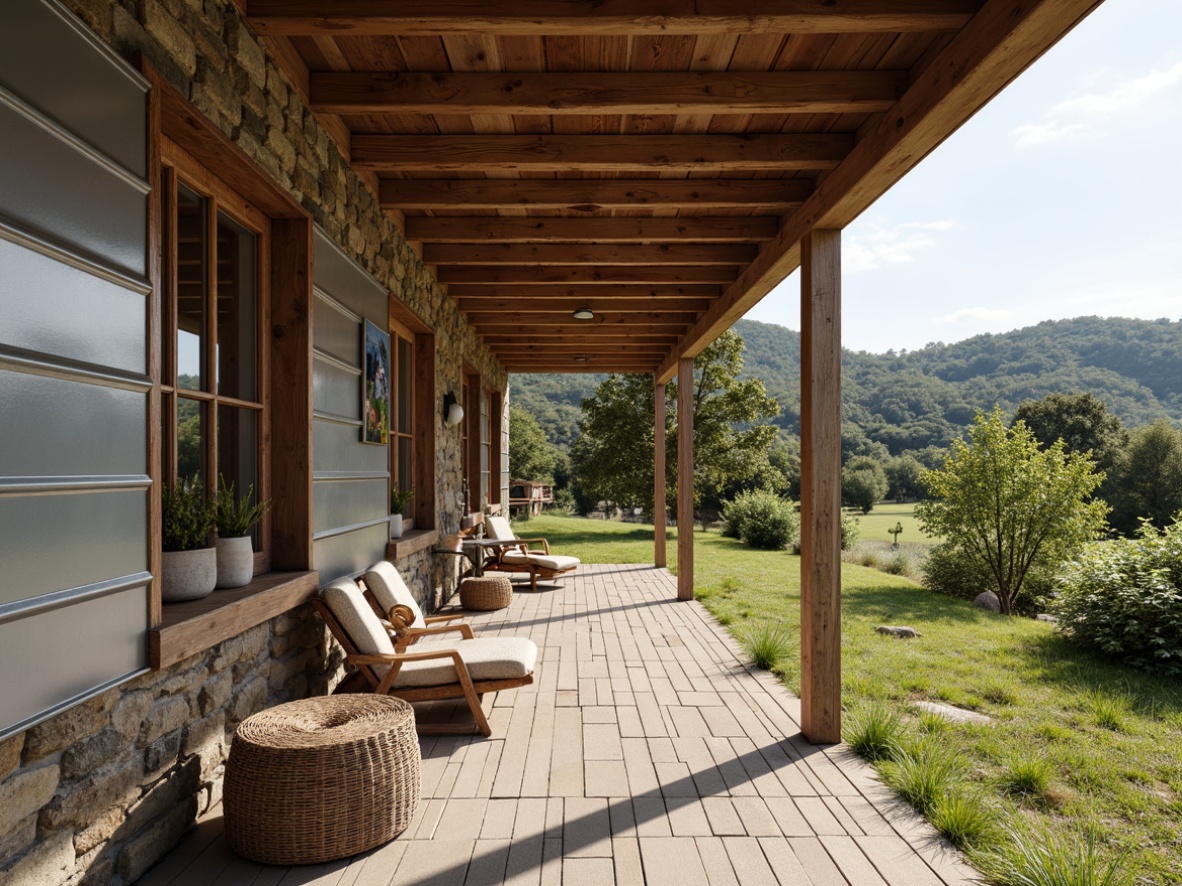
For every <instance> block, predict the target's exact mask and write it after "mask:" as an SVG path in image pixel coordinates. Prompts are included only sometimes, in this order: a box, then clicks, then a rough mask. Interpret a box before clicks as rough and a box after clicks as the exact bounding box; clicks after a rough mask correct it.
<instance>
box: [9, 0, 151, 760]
mask: <svg viewBox="0 0 1182 886" xmlns="http://www.w3.org/2000/svg"><path fill="white" fill-rule="evenodd" d="M63 60H66V61H68V63H63ZM146 93H147V83H146V81H144V80H143V78H142V77H140V75H139V74H138V73H136V72H135V71H133V70H132V69H131V68H130V67H128V66H127V64H126V63H125V62H123V61H121V60H120V59H119V58H118V57H117V56H115V55H114V53H112V52H111V51H110V50H107V49H104V48H102V47H101V46H100V44H99V43H98V42H97V41H96V40H95V39H94V38H93V37H92V36H90V35H89V34H88V33H87V31H86V29H85V28H84V27H83V26H81V25H80V24H79V23H78V22H77V21H76V19H75V18H74V17H73V15H72V14H71V13H69V12H68V11H66V10H65V9H64V8H63V7H61V6H60V5H58V4H57V3H56V2H55V0H5V2H3V3H0V133H2V135H0V563H2V564H3V570H0V673H2V674H3V675H4V687H5V688H4V691H3V692H2V693H0V738H3V737H4V736H5V735H6V734H8V733H11V732H13V731H16V730H19V729H24V728H27V727H28V726H30V725H32V724H33V723H34V722H36V721H37V720H39V719H43V718H45V717H47V716H51V715H53V714H55V713H57V712H59V711H61V710H63V709H64V708H65V707H68V706H69V705H71V704H73V703H76V702H77V701H79V700H81V699H82V698H84V697H86V696H87V695H91V694H93V693H95V692H98V691H102V690H103V689H105V688H106V687H108V686H111V685H114V684H116V683H118V682H119V681H120V680H121V679H125V678H127V677H130V676H132V675H134V674H136V673H138V672H140V671H142V670H145V669H146V668H147V629H148V617H149V607H148V593H149V590H148V587H149V584H150V582H151V578H152V577H151V575H150V574H149V573H148V571H147V570H148V543H149V541H148V539H149V533H148V495H149V494H150V493H149V488H150V480H149V477H148V451H147V440H148V425H147V421H148V415H147V412H148V410H147V400H148V392H149V390H150V388H151V380H150V378H149V377H148V342H147V337H146V336H147V325H148V324H147V311H148V301H147V299H148V294H149V293H150V292H151V287H150V285H149V284H148V281H147V279H146V272H147V248H146V247H147V209H148V202H147V200H148V185H147V183H146V173H147V169H146V166H145V164H146V158H147V102H146V98H145V96H146ZM80 649H82V650H85V654H84V655H79V654H78V650H80Z"/></svg>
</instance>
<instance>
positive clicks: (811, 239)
mask: <svg viewBox="0 0 1182 886" xmlns="http://www.w3.org/2000/svg"><path fill="white" fill-rule="evenodd" d="M801 259H802V261H801V265H802V273H801V289H800V323H801V327H800V328H801V392H800V393H801V397H800V400H801V412H800V420H801V459H800V474H801V483H800V556H801V560H800V572H801V576H800V578H801V581H800V610H801V611H800V659H801V678H800V702H801V704H800V707H801V727H802V729H803V731H804V735H805V738H807V739H808V740H809V741H811V742H813V743H814V744H831V743H836V742H839V741H841V232H840V231H828V230H827V231H812V232H811V233H809V234H807V235H806V236H805V238H804V240H803V241H802V243H801Z"/></svg>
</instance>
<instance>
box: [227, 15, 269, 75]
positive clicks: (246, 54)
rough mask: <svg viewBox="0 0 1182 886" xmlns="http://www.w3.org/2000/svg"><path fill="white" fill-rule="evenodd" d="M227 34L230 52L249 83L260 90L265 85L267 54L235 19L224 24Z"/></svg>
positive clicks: (248, 30) (247, 30) (243, 25)
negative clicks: (249, 80) (248, 79)
mask: <svg viewBox="0 0 1182 886" xmlns="http://www.w3.org/2000/svg"><path fill="white" fill-rule="evenodd" d="M226 30H227V31H228V32H229V38H230V39H229V44H230V52H231V54H232V55H233V57H234V61H236V62H237V63H238V64H239V65H241V67H242V70H244V71H245V72H246V75H247V76H248V77H250V79H251V82H252V83H254V85H255V86H258V87H259V88H260V89H262V88H263V87H265V86H266V85H267V54H266V53H265V52H264V51H263V47H262V46H261V45H260V44H259V42H258V40H256V39H255V36H254V34H252V33H251V32H250V29H249V28H247V27H246V25H245V24H244V23H243V22H241V21H239V20H238V19H237V18H231V19H230V20H229V21H228V22H227V23H226Z"/></svg>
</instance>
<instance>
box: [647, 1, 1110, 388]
mask: <svg viewBox="0 0 1182 886" xmlns="http://www.w3.org/2000/svg"><path fill="white" fill-rule="evenodd" d="M1099 4H1100V0H988V2H987V3H985V4H984V5H983V6H982V8H981V11H980V12H979V13H978V14H977V15H976V16H974V17H973V19H972V21H970V22H969V23H968V24H967V25H966V26H965V27H964V29H963V30H961V31H960V32H959V33H958V34H957V35H956V36H955V37H953V38H952V39H951V40H950V41H949V43H948V45H947V46H946V47H945V48H944V50H943V51H942V52H940V54H939V55H937V56H936V57H935V58H934V59H933V60H932V62H931V64H929V65H928V66H927V67H926V68H925V69H924V70H923V71H922V72H921V73H920V74H919V76H918V77H917V78H916V81H915V82H914V83H913V84H912V86H911V88H910V89H908V90H907V92H906V94H904V96H903V97H902V98H901V99H899V101H898V102H897V103H896V104H895V107H893V108H892V109H891V110H890V111H888V112H887V113H886V114H884V115H882V117H881V118H880V119H878V120H876V121H874V122H873V123H872V124H871V125H870V126H869V128H868V129H867V130H866V132H865V133H864V134H863V135H862V137H861V138H860V139H859V141H858V145H857V147H856V148H854V150H853V151H851V152H850V154H849V156H848V157H846V159H845V160H844V161H843V162H842V163H841V164H840V166H838V168H837V169H835V170H834V171H833V172H832V173H831V174H830V175H828V176H827V177H826V178H825V180H824V181H823V182H821V183H820V184H819V185H818V187H817V190H816V191H815V192H814V193H813V195H812V196H811V197H809V199H808V200H807V201H806V202H805V204H804V206H802V207H801V208H800V210H799V211H797V212H795V213H793V214H792V215H790V216H788V217H787V218H786V219H785V222H784V227H782V228H781V229H780V233H779V234H777V235H776V237H775V239H774V240H772V241H771V242H770V243H768V244H767V245H766V246H765V247H764V248H763V249H762V250H761V251H760V254H759V256H758V257H757V258H756V259H755V261H753V262H752V263H751V264H750V265H749V266H748V267H747V268H745V269H744V270H743V273H742V274H741V275H740V277H739V278H738V279H737V280H736V281H735V282H734V283H732V284H731V285H730V287H728V289H727V291H726V292H725V293H724V294H723V297H722V298H721V299H719V300H718V302H716V303H715V305H714V307H712V308H711V309H710V310H709V311H707V312H706V314H705V315H704V316H703V317H702V318H701V319H700V320H699V321H698V322H697V323H695V324H694V326H693V328H691V329H690V330H689V332H687V333H686V335H685V337H684V338H683V339H682V340H681V342H679V344H678V346H677V347H676V348H673V349H672V350H671V351H670V352H669V355H668V356H667V357H666V358H665V359H664V360H663V361H662V363H661V367H660V369H659V371H658V381H659V382H667V381H668V380H669V379H671V378H672V377H673V376H674V375H675V374H676V372H677V361H678V359H679V358H682V357H693V356H696V355H697V354H699V353H700V352H701V351H702V349H703V348H705V347H706V346H707V345H709V344H710V342H712V341H713V340H714V339H716V338H717V337H718V336H719V335H720V334H722V332H724V331H725V330H727V329H729V328H730V327H731V326H732V325H734V322H735V320H737V319H738V318H740V317H742V316H743V315H744V314H745V313H746V312H747V311H748V310H750V309H751V308H752V307H753V306H754V305H755V304H757V303H758V302H759V300H760V299H761V298H763V297H764V296H765V295H767V293H769V292H770V291H771V290H772V289H774V288H775V287H776V285H777V284H779V283H780V281H781V280H783V279H784V278H785V277H787V276H788V275H789V274H790V273H792V272H793V271H795V270H796V269H797V268H798V267H799V266H800V243H801V240H803V239H804V236H805V235H806V234H807V233H808V232H809V231H811V230H814V229H820V230H826V229H828V230H840V229H842V228H844V227H845V226H846V225H848V224H849V223H850V222H852V221H853V220H854V219H855V218H857V217H858V216H859V215H860V214H861V213H862V212H864V211H865V210H866V209H867V207H869V206H870V205H871V204H872V203H873V202H874V201H875V200H877V199H878V198H879V197H880V196H881V195H882V194H884V193H885V192H886V191H887V190H889V189H890V187H891V186H892V185H894V184H895V183H896V182H897V181H898V180H899V179H900V178H902V177H903V176H904V175H906V174H907V172H909V171H910V170H911V169H912V168H913V167H914V166H915V165H916V164H917V163H919V161H920V160H922V159H923V158H924V157H926V156H927V155H928V154H929V153H931V151H933V150H934V149H935V148H936V147H937V146H938V145H939V144H940V143H941V142H942V141H944V139H946V138H948V136H950V135H951V134H952V133H953V132H955V131H956V130H957V129H959V128H960V126H961V125H963V124H964V122H965V121H966V120H968V119H969V118H970V117H972V116H973V114H975V113H976V112H977V111H978V110H980V109H981V108H982V107H983V106H984V105H985V104H986V103H987V102H988V101H989V100H990V99H991V98H993V96H995V95H996V94H997V93H998V92H1000V91H1001V90H1002V89H1004V88H1005V86H1006V85H1007V84H1009V83H1010V81H1012V80H1013V79H1014V78H1015V77H1017V76H1018V75H1019V74H1020V73H1022V71H1023V70H1025V69H1026V68H1027V67H1028V66H1029V65H1030V64H1031V63H1033V62H1034V61H1035V59H1037V58H1038V57H1039V56H1040V55H1042V54H1043V53H1044V52H1046V51H1047V50H1048V49H1049V48H1050V47H1051V46H1053V45H1054V44H1055V43H1056V42H1058V41H1059V39H1061V38H1062V37H1063V35H1065V34H1066V33H1067V32H1068V31H1070V30H1071V29H1072V28H1073V27H1075V25H1076V24H1078V23H1079V22H1080V21H1082V20H1083V19H1084V18H1085V17H1086V16H1087V15H1088V14H1089V13H1090V12H1091V11H1092V10H1093V9H1094V8H1095V7H1097V6H1098V5H1099Z"/></svg>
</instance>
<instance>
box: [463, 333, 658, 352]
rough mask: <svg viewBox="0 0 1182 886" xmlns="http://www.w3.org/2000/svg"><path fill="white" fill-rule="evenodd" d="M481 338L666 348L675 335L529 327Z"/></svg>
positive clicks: (502, 343)
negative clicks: (563, 332)
mask: <svg viewBox="0 0 1182 886" xmlns="http://www.w3.org/2000/svg"><path fill="white" fill-rule="evenodd" d="M481 339H482V340H483V341H484V343H485V344H486V345H488V346H489V347H490V348H505V347H518V346H519V345H566V346H567V347H568V348H575V347H584V346H585V347H592V346H594V345H613V346H615V347H616V348H622V347H632V346H636V347H645V346H647V345H656V346H658V347H664V348H668V347H669V346H670V345H671V344H673V343H674V342H676V341H677V336H676V335H670V334H665V333H657V334H651V335H639V334H629V335H623V334H620V333H619V332H618V331H617V332H607V333H601V334H593V335H583V334H579V335H569V336H563V335H560V334H555V333H553V332H548V333H545V334H540V333H538V331H537V330H533V329H529V330H518V331H517V332H513V333H504V332H497V333H487V334H485V335H482V336H481Z"/></svg>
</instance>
